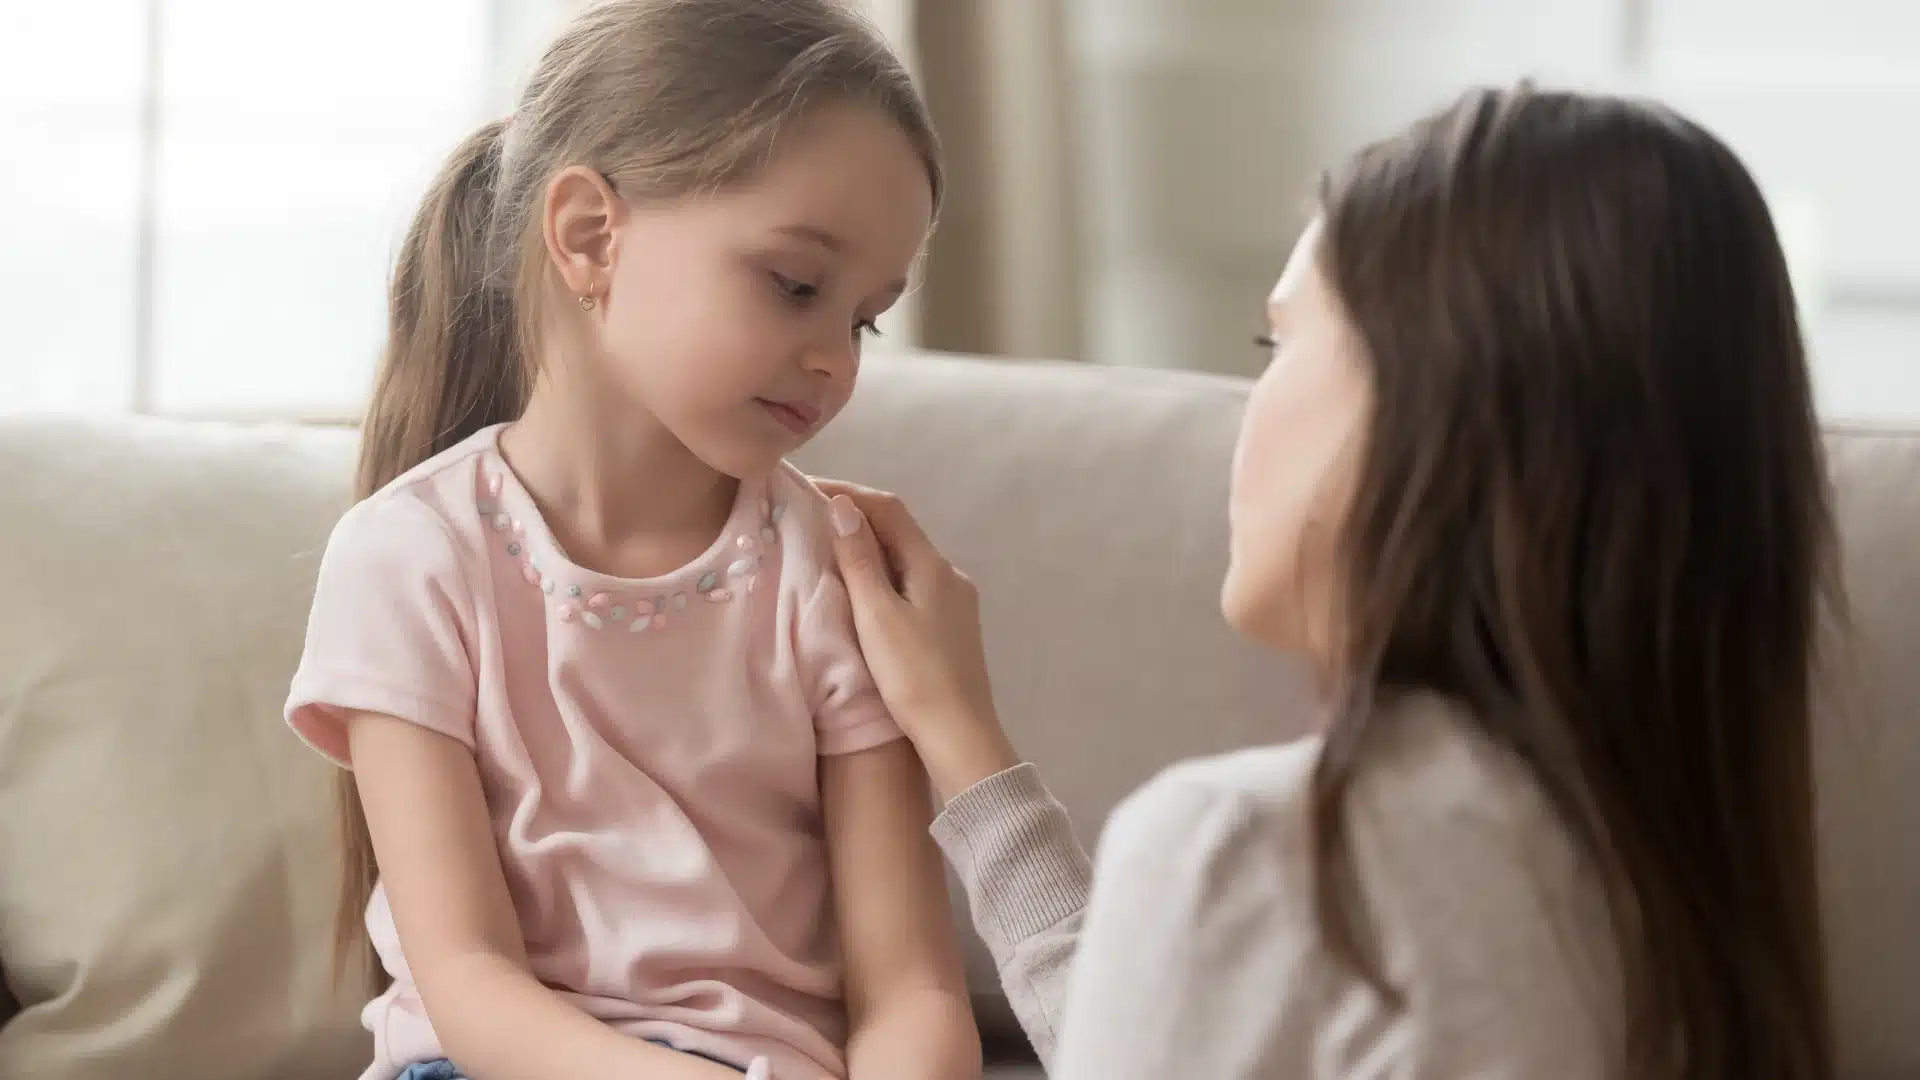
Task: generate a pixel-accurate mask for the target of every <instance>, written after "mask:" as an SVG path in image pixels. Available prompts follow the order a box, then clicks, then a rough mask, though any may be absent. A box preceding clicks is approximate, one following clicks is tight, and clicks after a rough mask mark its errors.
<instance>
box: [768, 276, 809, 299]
mask: <svg viewBox="0 0 1920 1080" xmlns="http://www.w3.org/2000/svg"><path fill="white" fill-rule="evenodd" d="M768 273H771V274H773V284H774V287H775V288H777V289H779V290H780V291H781V292H782V293H784V294H785V295H786V297H787V299H789V300H792V301H795V302H796V303H805V302H806V301H808V300H811V299H813V298H814V297H816V296H819V295H820V287H819V286H817V285H809V284H807V283H806V282H804V281H796V280H794V279H793V278H790V277H788V276H787V275H785V274H782V273H778V272H776V271H768Z"/></svg>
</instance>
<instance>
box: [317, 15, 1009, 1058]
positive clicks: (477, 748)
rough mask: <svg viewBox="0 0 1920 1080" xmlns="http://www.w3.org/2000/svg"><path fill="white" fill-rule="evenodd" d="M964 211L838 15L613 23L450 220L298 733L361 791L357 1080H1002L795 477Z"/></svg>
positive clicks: (413, 280) (420, 250)
mask: <svg viewBox="0 0 1920 1080" xmlns="http://www.w3.org/2000/svg"><path fill="white" fill-rule="evenodd" d="M939 187H940V169H939V164H938V161H937V154H936V145H935V140H934V136H933V134H932V131H931V130H930V128H929V126H928V122H927V118H926V115H925V112H924V110H923V108H922V105H921V103H920V101H919V99H918V98H917V96H916V95H915V92H914V90H913V88H912V86H911V85H910V83H909V81H908V79H907V76H906V75H905V74H904V72H903V71H902V69H901V67H900V65H899V64H898V62H897V61H896V60H895V59H894V58H893V57H892V56H891V55H890V54H889V53H888V51H887V49H886V48H885V46H884V45H883V44H882V42H881V41H880V40H879V39H878V38H877V37H876V35H875V34H874V33H873V31H872V30H870V29H869V28H868V27H867V26H866V25H865V24H864V23H862V22H861V21H859V20H858V19H857V18H856V17H855V16H854V15H852V14H850V13H848V12H847V11H846V10H843V9H842V8H841V7H840V6H837V5H836V4H834V3H832V2H830V0H615V2H608V3H601V4H598V5H596V6H592V7H590V8H588V9H586V10H585V11H584V12H582V13H581V14H580V15H579V16H578V17H577V19H576V20H575V21H574V22H573V23H572V25H571V26H570V27H569V28H568V29H567V30H566V31H565V32H564V33H563V34H562V35H561V37H560V38H559V40H557V41H556V42H555V43H554V44H553V46H552V47H551V48H550V49H549V50H548V51H547V53H546V55H545V57H544V58H543V60H542V61H541V63H540V66H539V68H538V70H537V71H536V72H535V73H534V75H533V77H532V79H531V82H530V84H529V86H528V87H527V90H526V93H525V96H524V97H523V99H522V100H521V102H520V104H519V106H518V107H517V108H516V109H515V110H514V112H513V114H512V115H511V116H510V117H508V118H507V119H506V120H504V121H501V122H498V123H494V124H490V125H488V126H486V127H485V128H483V129H482V130H481V131H480V132H479V133H478V134H476V135H474V136H473V137H471V138H470V139H468V140H467V141H466V142H465V143H464V144H463V145H461V147H460V148H459V149H458V150H457V151H456V152H455V154H454V156H453V159H452V160H451V161H450V162H449V163H448V165H447V167H446V169H445V170H444V172H443V173H442V175H441V176H440V177H439V179H438V180H437V181H436V182H435V184H434V187H433V190H432V191H431V193H430V194H429V195H428V197H427V199H426V202H425V205H424V206H423V207H422V208H421V210H420V213H419V216H418V217H417V219H416V220H415V222H414V224H413V227H412V230H411V232H410V233H409V235H408V237H407V239H406V243H405V246H404V248H403V249H402V251H401V254H400V259H399V264H398V268H397V270H396V272H395V275H394V282H393V293H392V326H391V330H390V336H389V343H388V348H387V353H386V357H385V360H384V364H383V367H382V370H381V373H380V377H379V384H378V386H377V388H376V390H375V393H374V398H373V402H372V406H371V409H370V411H369V414H368V417H367V420H366V425H365V443H364V449H363V451H362V458H361V469H360V489H361V494H362V495H363V496H364V498H363V501H361V502H360V504H359V505H358V506H356V507H355V508H354V509H353V510H352V511H351V512H349V513H348V514H347V515H346V517H345V518H343V519H342V521H341V522H340V524H339V526H338V527H337V528H336V530H335V532H334V534H333V537H332V539H331V540H330V541H329V543H328V546H327V551H326V555H325V558H324V560H323V562H322V565H321V570H320V580H319V586H318V592H317V595H316V596H315V599H314V606H313V612H312V616H311V620H310V624H309V628H308V634H307V644H306V652H305V655H304V657H303V659H302V661H301V664H300V668H299V672H298V674H297V675H296V676H295V679H294V682H293V686H292V691H291V695H290V698H289V701H288V703H287V718H288V721H289V723H291V724H292V726H293V727H294V729H295V730H296V731H298V732H299V733H300V735H301V736H303V737H304V738H305V739H306V740H307V741H308V742H310V743H311V744H312V745H313V746H314V747H315V748H317V749H318V750H320V751H321V752H322V753H324V754H326V755H327V756H328V757H330V758H332V759H333V760H335V761H336V762H338V763H340V764H341V765H343V766H350V767H351V769H352V772H351V773H350V774H345V773H343V779H344V780H345V781H346V782H345V783H344V784H343V787H342V794H343V803H342V806H343V809H344V810H345V817H346V820H347V822H348V824H349V826H350V833H349V845H348V852H349V872H348V877H347V884H346V893H345V896H344V897H343V901H344V903H343V908H342V915H343V919H344V925H345V932H346V934H348V935H351V934H353V933H354V932H355V931H356V930H357V929H358V926H357V924H358V922H359V920H360V919H361V918H362V917H363V915H364V919H365V924H366V928H367V930H368V931H369V932H370V936H371V939H372V945H373V947H374V949H375V950H376V952H377V955H378V959H379V961H380V963H381V964H382V965H383V966H384V968H385V971H386V974H387V975H388V976H390V977H391V980H392V981H391V985H390V986H388V987H387V988H386V990H385V992H384V993H381V994H380V995H379V996H378V997H377V998H375V999H374V1000H373V1002H372V1003H371V1004H370V1005H368V1006H367V1009H366V1011H365V1014H364V1020H365V1023H366V1025H367V1027H368V1028H369V1029H370V1030H371V1031H372V1032H373V1035H374V1046H375V1050H374V1061H373V1064H372V1065H371V1066H370V1067H369V1069H368V1070H367V1072H366V1074H365V1076H366V1078H367V1080H390V1078H392V1077H396V1076H409V1077H434V1078H438V1077H448V1076H455V1075H469V1074H470V1075H472V1076H475V1077H480V1078H484V1080H521V1078H524V1080H535V1078H539V1080H552V1078H556V1077H592V1078H604V1077H635V1078H646V1080H716V1078H719V1077H724V1076H728V1075H737V1073H738V1072H739V1071H745V1070H747V1069H749V1068H751V1069H752V1070H753V1071H754V1072H755V1073H756V1074H758V1075H763V1076H764V1075H769V1074H770V1075H772V1076H774V1077H779V1078H782V1080H785V1078H796V1080H820V1078H822V1077H835V1078H840V1077H848V1076H851V1077H853V1078H854V1080H866V1078H873V1080H911V1078H926V1080H948V1078H953V1080H959V1078H962V1077H971V1076H975V1075H977V1074H978V1072H979V1068H980V1066H979V1061H978V1053H979V1050H978V1041H977V1036H976V1034H975V1032H974V1029H973V1023H972V1017H971V1014H970V1012H969V1011H968V1006H967V1003H966V998H965V992H964V986H963V983H962V980H961V977H960V974H959V965H958V960H957V950H956V947H955V942H954V940H953V936H952V932H951V928H950V926H949V924H948V921H947V905H946V899H945V889H944V883H943V880H942V878H941V875H940V870H939V859H938V855H937V852H935V851H934V849H933V848H932V845H931V843H930V842H929V841H928V840H927V838H926V835H925V827H926V824H927V821H928V818H929V816H930V808H929V807H928V806H927V798H926V788H925V780H924V776H923V774H922V773H921V772H920V767H919V764H918V761H917V759H916V757H915V756H914V753H913V750H912V748H911V746H910V745H909V744H908V743H907V742H905V741H904V740H900V739H898V738H897V736H898V735H899V731H898V729H897V728H895V726H894V724H893V722H892V720H891V719H890V718H889V716H888V714H887V712H886V711H885V709H884V707H883V705H882V703H881V701H880V700H879V698H878V696H877V695H876V693H875V691H874V688H873V686H872V684H871V682H870V680H869V677H868V674H867V671H866V668H865V666H864V663H863V661H862V659H861V657H860V654H859V652H858V650H857V648H856V643H855V639H854V632H853V627H852V625H851V622H850V613H849V609H848V605H847V598H846V594H845V591H844V587H843V585H842V584H841V582H840V580H839V578H838V576H837V573H836V572H835V571H834V570H833V569H832V565H831V561H832V555H831V550H830V547H829V546H828V542H829V540H830V535H831V534H830V532H829V531H828V529H827V524H826V517H825V504H824V501H823V500H822V499H821V498H820V496H819V495H818V494H817V493H816V492H814V491H813V490H812V489H811V487H810V486H809V485H808V484H807V482H806V481H805V480H804V479H802V478H801V477H800V476H799V475H798V474H797V473H795V472H794V471H793V470H792V469H791V468H790V467H788V466H786V465H785V464H783V457H784V455H786V454H787V453H788V452H789V451H791V450H793V449H794V448H795V447H797V446H799V445H801V444H802V443H804V442H805V441H806V440H807V439H808V438H810V437H811V436H812V435H813V434H814V433H815V432H817V431H818V430H819V429H820V427H821V425H823V424H825V423H826V422H828V421H829V420H831V419H832V418H833V416H834V414H835V413H837V412H838V411H839V410H840V408H841V407H842V406H843V405H844V404H845V403H846V401H847V399H848V396H849V394H850V393H851V391H852V389H853V384H854V376H855V373H856V371H857V369H858V367H859V361H860V340H861V337H862V336H863V335H864V334H866V333H869V332H871V331H872V330H873V321H874V319H875V318H877V317H878V316H879V315H880V314H881V313H882V312H884V311H885V310H887V308H888V307H889V306H890V305H892V304H893V303H894V301H895V300H897V299H898V298H899V296H900V295H901V292H902V290H903V289H904V288H905V278H906V274H907V270H908V268H909V265H910V264H911V262H912V260H913V259H914V257H915V254H916V253H917V251H918V250H919V249H920V247H921V244H922V242H923V240H924V238H925V236H926V234H927V231H928V228H929V225H930V222H931V220H932V215H933V212H934V207H935V203H936V201H937V198H938V194H939ZM362 814H364V818H363V817H362ZM376 865H377V867H378V873H377V877H376V873H375V867H376ZM369 899H370V903H369ZM843 957H844V968H843Z"/></svg>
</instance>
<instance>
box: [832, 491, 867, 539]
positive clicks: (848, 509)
mask: <svg viewBox="0 0 1920 1080" xmlns="http://www.w3.org/2000/svg"><path fill="white" fill-rule="evenodd" d="M827 512H828V516H830V517H832V518H833V531H834V532H837V533H839V534H840V535H841V536H852V535H853V534H854V533H857V532H859V531H860V522H861V520H862V519H861V515H860V508H859V507H857V506H855V505H853V500H852V499H850V498H848V497H846V496H845V495H835V496H834V497H833V500H832V501H831V502H829V503H827Z"/></svg>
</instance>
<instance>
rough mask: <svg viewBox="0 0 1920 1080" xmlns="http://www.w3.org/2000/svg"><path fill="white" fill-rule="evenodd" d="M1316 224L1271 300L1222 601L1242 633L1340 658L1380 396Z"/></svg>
mask: <svg viewBox="0 0 1920 1080" xmlns="http://www.w3.org/2000/svg"><path fill="white" fill-rule="evenodd" d="M1320 231H1321V229H1320V223H1319V222H1318V221H1316V222H1314V223H1313V224H1312V225H1310V226H1309V227H1308V229H1307V231H1306V234H1305V235H1303V236H1302V237H1301V238H1300V242H1299V244H1298V246H1296V247H1295V248H1294V251H1293V257H1292V258H1290V259H1289V260H1288V261H1287V267H1286V270H1285V271H1284V272H1282V274H1281V275H1280V280H1279V282H1278V284H1276V285H1275V286H1274V288H1273V293H1272V295H1271V297H1270V298H1269V299H1268V301H1267V320H1268V324H1269V326H1270V328H1271V336H1272V338H1273V341H1274V343H1275V344H1274V348H1273V357H1272V360H1271V361H1270V362H1269V363H1268V365H1267V368H1266V371H1265V372H1263V373H1262V374H1261V376H1260V380H1259V382H1257V383H1256V384H1255V385H1254V388H1253V393H1252V396H1251V397H1250V398H1249V399H1248V402H1247V411H1246V415H1245V416H1244V418H1243V419H1242V421H1241V425H1240V441H1239V444H1238V445H1237V446H1236V447H1235V450H1234V458H1233V490H1232V496H1231V499H1230V502H1229V516H1230V521H1231V532H1232V540H1231V545H1230V553H1231V559H1230V562H1229V565H1228V569H1227V578H1226V582H1225V584H1224V585H1223V586H1222V589H1221V608H1222V610H1223V611H1224V612H1225V613H1226V616H1227V621H1228V622H1230V623H1231V624H1233V627H1234V628H1235V629H1236V630H1239V631H1240V632H1241V633H1242V634H1245V635H1247V636H1248V637H1250V638H1253V639H1254V640H1257V641H1259V642H1261V643H1262V644H1265V645H1268V646H1270V647H1272V648H1276V649H1285V650H1289V651H1305V652H1307V653H1309V654H1310V655H1313V656H1315V657H1316V658H1318V659H1320V660H1322V661H1329V660H1330V657H1329V655H1328V654H1329V652H1330V641H1331V632H1332V623H1333V616H1334V612H1333V605H1334V599H1335V589H1334V584H1335V581H1336V576H1335V574H1336V570H1337V569H1338V561H1337V559H1336V558H1335V549H1334V544H1335V542H1336V539H1337V536H1338V529H1339V525H1340V521H1341V517H1342V515H1343V514H1344V512H1345V510H1346V507H1347V504H1348V503H1349V502H1350V500H1351V498H1352V485H1353V474H1354V469H1355V466H1356V465H1357V460H1358V451H1359V450H1360V445H1359V444H1360V441H1361V438H1362V432H1363V427H1362V425H1363V423H1364V421H1365V418H1366V415H1367V411H1368V407H1369V402H1370V400H1371V398H1370V389H1369V382H1368V377H1367V365H1366V359H1365V357H1366V353H1365V349H1364V346H1363V345H1362V343H1361V341H1360V338H1359V335H1358V333H1357V332H1356V331H1355V330H1354V329H1353V327H1352V325H1351V324H1350V323H1349V322H1348V320H1347V317H1346V315H1345V313H1344V312H1343V311H1342V309H1341V305H1340V303H1339V301H1338V298H1337V297H1335V296H1334V294H1333V291H1332V289H1331V288H1330V287H1329V285H1328V284H1327V281H1326V279H1325V277H1324V275H1323V274H1322V273H1321V270H1320V259H1319V245H1320Z"/></svg>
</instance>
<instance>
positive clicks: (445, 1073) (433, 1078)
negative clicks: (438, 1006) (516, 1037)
mask: <svg viewBox="0 0 1920 1080" xmlns="http://www.w3.org/2000/svg"><path fill="white" fill-rule="evenodd" d="M647 1041H648V1042H650V1043H652V1044H654V1045H655V1046H664V1047H666V1048H667V1049H669V1050H679V1049H680V1048H679V1047H677V1046H674V1045H673V1044H672V1043H670V1042H668V1041H666V1040H665V1039H648V1040H647ZM680 1052H681V1053H683V1054H692V1055H693V1056H694V1057H697V1058H705V1059H706V1060H708V1061H711V1062H713V1063H714V1064H715V1065H725V1066H726V1067H727V1068H729V1069H732V1070H733V1071H735V1072H741V1073H744V1072H746V1071H747V1070H745V1069H743V1068H741V1067H740V1066H738V1065H735V1064H734V1063H733V1062H731V1061H721V1060H720V1059H719V1058H717V1057H712V1056H709V1055H707V1054H702V1053H698V1052H696V1051H693V1050H680ZM400 1080H467V1076H466V1074H465V1073H463V1072H461V1071H460V1070H459V1069H458V1068H456V1067H455V1066H454V1064H453V1062H451V1061H448V1060H447V1059H446V1058H441V1059H440V1060H439V1061H423V1062H421V1063H420V1064H418V1065H409V1066H407V1071H405V1072H403V1073H401V1074H400Z"/></svg>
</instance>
